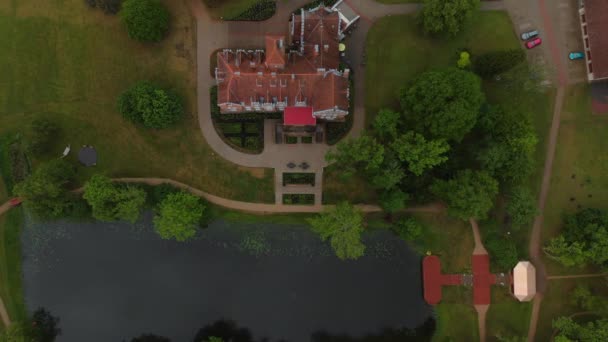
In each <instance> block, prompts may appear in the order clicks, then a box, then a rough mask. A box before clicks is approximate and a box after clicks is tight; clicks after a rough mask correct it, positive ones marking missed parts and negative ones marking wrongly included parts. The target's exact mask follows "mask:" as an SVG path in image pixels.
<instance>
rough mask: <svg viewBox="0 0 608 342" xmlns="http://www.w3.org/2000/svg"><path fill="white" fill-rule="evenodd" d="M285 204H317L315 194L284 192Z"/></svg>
mask: <svg viewBox="0 0 608 342" xmlns="http://www.w3.org/2000/svg"><path fill="white" fill-rule="evenodd" d="M283 204H290V205H292V204H293V205H310V204H315V195H314V194H283Z"/></svg>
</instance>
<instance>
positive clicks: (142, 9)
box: [119, 0, 169, 42]
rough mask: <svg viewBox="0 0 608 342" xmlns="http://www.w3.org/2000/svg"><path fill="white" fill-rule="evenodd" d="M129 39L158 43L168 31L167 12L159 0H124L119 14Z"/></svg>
mask: <svg viewBox="0 0 608 342" xmlns="http://www.w3.org/2000/svg"><path fill="white" fill-rule="evenodd" d="M119 15H120V17H121V19H122V21H123V23H124V24H125V26H126V27H127V32H128V33H129V37H131V38H133V39H135V40H139V41H141V42H159V41H161V40H162V39H163V38H164V37H165V36H166V35H167V31H168V30H169V11H168V10H167V8H166V7H165V6H164V5H163V4H162V3H161V2H160V0H125V2H124V3H123V4H122V9H121V10H120V13H119Z"/></svg>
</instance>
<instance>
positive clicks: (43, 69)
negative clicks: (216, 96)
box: [0, 0, 274, 202]
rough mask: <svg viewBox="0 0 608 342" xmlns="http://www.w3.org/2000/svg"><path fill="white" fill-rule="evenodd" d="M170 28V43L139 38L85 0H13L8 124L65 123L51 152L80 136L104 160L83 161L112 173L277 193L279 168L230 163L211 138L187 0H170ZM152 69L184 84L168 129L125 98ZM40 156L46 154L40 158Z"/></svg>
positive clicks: (0, 31)
mask: <svg viewBox="0 0 608 342" xmlns="http://www.w3.org/2000/svg"><path fill="white" fill-rule="evenodd" d="M165 3H166V4H167V6H169V8H170V10H171V13H172V31H171V34H170V35H169V36H168V37H167V38H166V39H165V40H164V41H163V42H161V43H158V44H151V45H143V44H140V43H137V42H134V41H132V40H130V39H129V38H128V37H127V34H126V31H125V29H124V27H123V26H122V24H121V23H120V21H119V19H118V17H117V16H107V15H104V14H103V13H102V12H101V11H96V10H90V9H89V8H88V7H87V6H86V5H85V3H84V1H81V0H66V1H60V2H57V1H51V2H48V1H47V2H39V1H34V0H24V1H13V2H10V4H8V5H2V6H0V50H2V51H3V53H2V54H0V73H1V74H2V78H1V79H0V134H5V133H17V132H22V133H26V132H25V131H24V130H25V128H26V127H27V125H28V124H29V123H30V122H31V121H32V120H33V119H34V118H36V117H48V118H50V119H52V120H53V121H55V122H57V123H58V124H59V125H61V127H62V130H63V132H64V133H63V135H62V136H61V137H60V138H59V139H58V141H57V146H58V148H57V149H56V150H55V151H54V152H53V154H52V156H48V158H51V157H57V156H59V155H60V154H61V152H62V150H63V147H64V146H66V145H68V144H71V145H72V148H73V150H75V151H74V152H75V153H72V155H71V156H70V159H72V160H75V158H76V157H75V154H76V153H77V151H78V147H79V146H81V145H84V144H90V145H93V146H95V147H96V149H97V151H98V154H99V162H98V166H97V167H95V168H90V169H82V168H81V169H80V170H79V178H80V180H81V181H84V180H86V179H87V178H88V177H89V176H90V175H91V174H92V173H94V172H105V173H107V174H109V175H111V176H131V177H138V176H139V177H144V176H151V177H168V178H174V179H176V180H179V181H181V182H184V183H187V184H190V185H193V186H195V187H197V188H201V189H203V190H205V191H208V192H211V193H213V194H216V195H219V196H222V197H228V198H231V199H237V200H245V201H254V202H273V201H274V193H273V174H272V173H273V172H272V170H265V169H249V168H243V167H238V166H236V165H234V164H232V163H229V162H227V161H225V160H224V159H222V158H221V157H219V156H218V155H217V154H216V153H214V152H213V151H212V150H211V148H210V147H209V146H208V145H207V143H206V142H205V139H204V138H203V136H202V134H201V132H200V129H199V124H198V119H197V107H196V92H195V89H196V72H195V71H196V47H195V43H194V39H195V37H194V31H195V29H194V25H193V21H192V19H191V17H190V11H189V8H188V7H187V6H186V2H184V1H165ZM142 79H150V80H152V81H155V82H157V83H159V84H161V85H163V86H165V87H168V88H173V89H174V90H175V91H176V92H177V93H179V94H181V95H182V97H183V100H184V105H185V109H186V113H187V114H186V117H185V118H184V120H183V121H182V122H181V123H180V124H178V125H177V126H176V127H174V128H172V129H167V130H160V131H154V130H145V129H143V128H140V127H136V126H134V125H133V124H132V123H130V122H128V121H126V120H124V119H123V118H122V117H121V116H120V114H119V113H118V111H117V109H116V99H117V97H118V96H119V94H121V93H122V92H123V91H124V90H125V89H127V88H128V87H130V86H131V85H132V84H133V83H134V82H136V81H138V80H142ZM34 162H35V163H36V162H39V161H34Z"/></svg>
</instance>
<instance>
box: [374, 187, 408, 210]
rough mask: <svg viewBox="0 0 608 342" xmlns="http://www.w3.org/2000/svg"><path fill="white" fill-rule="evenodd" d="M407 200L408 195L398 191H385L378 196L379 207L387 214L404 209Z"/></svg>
mask: <svg viewBox="0 0 608 342" xmlns="http://www.w3.org/2000/svg"><path fill="white" fill-rule="evenodd" d="M408 199H409V196H408V194H406V193H405V192H403V191H401V190H399V189H392V190H385V191H384V192H382V194H381V195H380V207H382V209H384V211H386V212H388V213H394V212H396V211H399V210H401V209H404V208H405V204H406V202H407V200H408Z"/></svg>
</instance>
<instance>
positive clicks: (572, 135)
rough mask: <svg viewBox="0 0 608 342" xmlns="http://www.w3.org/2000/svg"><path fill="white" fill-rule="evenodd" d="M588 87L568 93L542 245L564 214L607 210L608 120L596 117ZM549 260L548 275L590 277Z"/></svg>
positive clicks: (548, 198) (571, 89)
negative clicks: (607, 152) (578, 211)
mask: <svg viewBox="0 0 608 342" xmlns="http://www.w3.org/2000/svg"><path fill="white" fill-rule="evenodd" d="M588 91H589V89H588V87H587V85H578V86H574V87H571V88H569V89H568V90H567V94H566V99H565V103H564V109H563V112H562V118H561V119H562V120H561V126H560V131H559V136H558V140H557V149H556V155H555V161H554V164H553V175H552V177H551V185H550V188H549V194H548V197H547V204H546V208H545V213H544V214H545V220H544V227H543V233H542V234H543V235H542V236H543V241H544V242H545V243H546V242H547V241H548V240H549V239H550V238H552V237H554V236H555V235H557V234H559V230H560V228H561V225H562V218H563V215H564V214H567V213H568V214H570V213H575V212H576V211H577V210H578V209H579V208H589V207H596V208H603V209H608V178H607V177H606V174H607V172H608V156H606V149H608V141H606V130H607V129H608V116H594V115H593V114H592V113H591V108H590V104H589V102H588V98H589V93H588ZM545 259H546V264H547V271H548V272H549V274H566V273H587V272H590V271H591V272H593V271H594V270H593V269H579V268H571V269H567V268H565V267H563V266H561V265H560V264H558V263H557V262H554V261H552V260H548V259H547V258H545Z"/></svg>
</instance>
